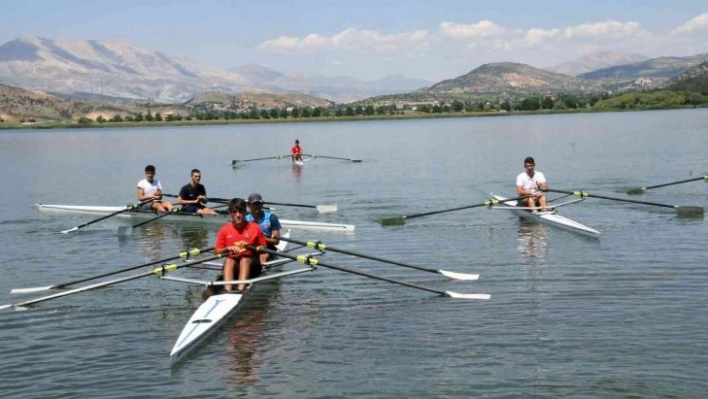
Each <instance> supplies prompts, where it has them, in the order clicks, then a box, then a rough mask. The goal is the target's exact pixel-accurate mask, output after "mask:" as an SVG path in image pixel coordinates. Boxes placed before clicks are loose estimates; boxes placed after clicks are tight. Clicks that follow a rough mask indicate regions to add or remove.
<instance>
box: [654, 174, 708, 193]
mask: <svg viewBox="0 0 708 399" xmlns="http://www.w3.org/2000/svg"><path fill="white" fill-rule="evenodd" d="M699 180H705V181H708V175H705V176H702V177H696V178H693V179H686V180H680V181H675V182H672V183H664V184H657V185H656V186H649V187H642V188H643V189H644V190H651V189H652V188H659V187H667V186H673V185H674V184H682V183H689V182H692V181H699Z"/></svg>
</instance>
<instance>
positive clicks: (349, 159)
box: [302, 154, 361, 163]
mask: <svg viewBox="0 0 708 399" xmlns="http://www.w3.org/2000/svg"><path fill="white" fill-rule="evenodd" d="M302 155H304V156H307V157H312V158H326V159H339V160H342V161H350V162H354V163H359V162H361V159H352V158H340V157H328V156H326V155H312V154H302Z"/></svg>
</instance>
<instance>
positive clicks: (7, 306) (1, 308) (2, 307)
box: [0, 305, 12, 310]
mask: <svg viewBox="0 0 708 399" xmlns="http://www.w3.org/2000/svg"><path fill="white" fill-rule="evenodd" d="M9 307H12V305H0V310H3V309H7V308H9Z"/></svg>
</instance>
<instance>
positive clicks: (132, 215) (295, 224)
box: [35, 204, 355, 232]
mask: <svg viewBox="0 0 708 399" xmlns="http://www.w3.org/2000/svg"><path fill="white" fill-rule="evenodd" d="M35 206H36V207H37V208H38V209H39V210H40V211H41V212H47V213H61V214H72V213H73V214H84V215H93V216H104V215H110V214H111V213H115V212H118V211H121V210H125V209H126V208H125V207H124V206H84V205H49V204H35ZM155 216H157V214H156V213H155V212H153V211H144V210H139V209H131V210H128V211H126V212H123V213H121V214H118V215H116V216H115V217H117V218H122V219H126V218H129V219H131V220H132V221H134V222H140V221H145V220H150V219H153V218H155ZM160 221H161V222H173V223H198V224H209V225H217V226H221V225H223V224H225V223H229V222H230V221H231V217H230V216H229V215H228V213H219V214H217V215H198V214H195V213H181V212H176V213H173V214H171V215H169V216H166V217H164V218H161V219H160ZM280 224H281V225H282V226H283V228H284V229H298V230H310V231H343V232H352V231H354V229H355V226H354V225H353V224H337V223H323V222H308V221H303V220H289V219H280Z"/></svg>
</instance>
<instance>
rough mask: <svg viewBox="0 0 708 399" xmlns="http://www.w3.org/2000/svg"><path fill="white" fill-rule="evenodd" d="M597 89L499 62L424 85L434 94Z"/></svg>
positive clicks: (518, 65) (584, 82) (554, 75)
mask: <svg viewBox="0 0 708 399" xmlns="http://www.w3.org/2000/svg"><path fill="white" fill-rule="evenodd" d="M596 89H599V87H598V86H596V85H595V84H594V83H593V82H589V81H586V80H583V79H579V78H575V77H572V76H568V75H563V74H560V73H554V72H549V71H545V70H543V69H538V68H534V67H532V66H530V65H526V64H518V63H512V62H501V63H492V64H485V65H482V66H480V67H479V68H477V69H474V70H472V71H471V72H469V73H467V74H465V75H462V76H459V77H457V78H455V79H450V80H444V81H442V82H440V83H438V84H435V85H433V86H431V87H429V88H427V89H423V90H421V92H425V93H436V94H442V93H447V94H459V93H469V94H494V95H507V96H521V95H527V94H545V93H557V92H565V93H582V92H588V91H591V90H596Z"/></svg>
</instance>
